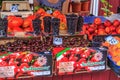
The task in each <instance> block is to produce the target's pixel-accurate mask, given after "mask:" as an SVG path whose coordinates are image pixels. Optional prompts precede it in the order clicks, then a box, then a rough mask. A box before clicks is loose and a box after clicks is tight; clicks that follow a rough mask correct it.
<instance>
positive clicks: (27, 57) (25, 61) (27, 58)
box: [22, 54, 33, 63]
mask: <svg viewBox="0 0 120 80" xmlns="http://www.w3.org/2000/svg"><path fill="white" fill-rule="evenodd" d="M32 59H33V55H32V54H27V55H26V56H25V57H23V58H22V62H24V63H28V62H30V61H31V60H32Z"/></svg>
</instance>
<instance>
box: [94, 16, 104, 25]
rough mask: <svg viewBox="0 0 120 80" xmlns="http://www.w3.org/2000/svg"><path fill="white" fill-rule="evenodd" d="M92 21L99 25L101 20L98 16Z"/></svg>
mask: <svg viewBox="0 0 120 80" xmlns="http://www.w3.org/2000/svg"><path fill="white" fill-rule="evenodd" d="M94 23H95V24H96V25H100V24H101V23H102V20H101V19H100V18H95V19H94Z"/></svg>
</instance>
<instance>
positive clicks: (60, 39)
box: [53, 37, 63, 45]
mask: <svg viewBox="0 0 120 80" xmlns="http://www.w3.org/2000/svg"><path fill="white" fill-rule="evenodd" d="M62 43H63V40H62V38H58V37H54V38H53V44H55V45H62Z"/></svg>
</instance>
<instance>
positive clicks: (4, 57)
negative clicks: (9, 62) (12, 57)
mask: <svg viewBox="0 0 120 80" xmlns="http://www.w3.org/2000/svg"><path fill="white" fill-rule="evenodd" d="M8 58H9V56H2V58H1V59H2V60H6V59H8Z"/></svg>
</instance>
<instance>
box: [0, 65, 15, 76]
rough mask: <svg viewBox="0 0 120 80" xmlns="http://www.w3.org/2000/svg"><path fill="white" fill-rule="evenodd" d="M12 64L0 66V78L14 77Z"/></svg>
mask: <svg viewBox="0 0 120 80" xmlns="http://www.w3.org/2000/svg"><path fill="white" fill-rule="evenodd" d="M14 75H15V74H14V66H6V67H0V78H5V77H14Z"/></svg>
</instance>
